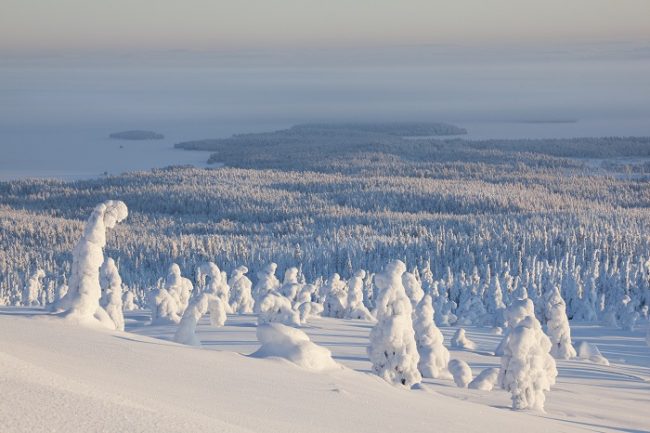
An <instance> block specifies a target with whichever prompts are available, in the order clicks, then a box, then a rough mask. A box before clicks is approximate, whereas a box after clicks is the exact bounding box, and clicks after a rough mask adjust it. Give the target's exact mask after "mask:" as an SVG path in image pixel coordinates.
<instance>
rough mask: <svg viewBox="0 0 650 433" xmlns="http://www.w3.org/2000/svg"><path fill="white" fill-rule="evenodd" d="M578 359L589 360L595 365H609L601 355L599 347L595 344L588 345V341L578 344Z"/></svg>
mask: <svg viewBox="0 0 650 433" xmlns="http://www.w3.org/2000/svg"><path fill="white" fill-rule="evenodd" d="M578 358H580V359H588V360H589V361H591V362H593V363H595V364H600V365H609V361H608V360H607V358H605V357H604V356H603V354H602V353H600V350H598V347H597V346H596V345H595V344H592V343H587V342H586V341H581V342H580V343H579V344H578Z"/></svg>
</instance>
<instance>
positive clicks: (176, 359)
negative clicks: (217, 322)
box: [0, 309, 650, 433]
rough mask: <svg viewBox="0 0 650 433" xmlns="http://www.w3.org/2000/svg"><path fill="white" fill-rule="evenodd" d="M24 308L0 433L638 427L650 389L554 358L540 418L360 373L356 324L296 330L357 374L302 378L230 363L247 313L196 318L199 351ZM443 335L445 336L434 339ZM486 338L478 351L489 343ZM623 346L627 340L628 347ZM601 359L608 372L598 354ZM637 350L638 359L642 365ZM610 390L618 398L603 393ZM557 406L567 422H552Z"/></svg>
mask: <svg viewBox="0 0 650 433" xmlns="http://www.w3.org/2000/svg"><path fill="white" fill-rule="evenodd" d="M30 312H31V313H40V312H39V311H37V310H29V309H4V310H2V311H0V391H1V392H2V395H3V398H2V400H0V430H1V431H3V432H10V433H13V432H24V431H29V432H42V431H65V432H77V431H79V432H82V431H83V432H88V431H108V432H112V431H138V432H189V431H192V432H203V431H205V432H208V431H209V432H243V431H251V432H252V431H254V432H279V431H282V432H342V431H346V432H380V431H408V432H419V431H422V432H424V431H427V432H430V431H431V430H432V428H435V430H436V431H444V432H485V431H499V432H510V431H513V432H514V431H524V430H525V431H526V432H527V433H532V432H537V431H539V432H546V431H557V432H560V431H561V432H573V431H585V430H598V431H617V430H618V431H631V430H632V431H634V430H636V431H643V430H647V427H648V425H647V421H644V420H643V419H641V417H642V414H643V408H646V410H647V407H649V403H650V392H648V391H650V385H649V384H648V382H647V381H646V382H644V381H642V380H641V379H642V378H645V379H646V380H647V379H648V377H649V376H650V374H648V370H650V368H649V367H648V366H646V367H641V366H634V367H629V368H628V367H627V366H623V367H619V366H614V367H611V370H608V369H609V367H603V366H599V365H593V364H589V363H584V362H583V361H568V362H573V363H575V364H576V366H579V367H580V368H579V369H577V370H579V371H580V372H581V374H578V371H576V373H575V374H573V375H571V376H568V377H566V378H564V380H563V372H565V371H566V369H565V368H563V364H562V362H561V363H560V377H559V379H560V383H559V385H558V388H559V389H555V390H554V392H552V393H551V394H550V395H549V398H548V405H547V410H548V414H546V415H544V414H538V413H517V412H513V411H511V410H509V409H503V408H502V407H504V406H507V404H508V402H509V400H508V395H507V394H506V393H504V392H502V391H499V392H493V393H487V392H481V391H471V390H458V389H457V388H455V387H453V384H452V383H451V382H449V381H433V380H429V379H427V380H426V382H425V383H427V384H433V383H440V384H442V386H434V385H426V386H425V387H423V389H421V390H413V391H407V390H401V389H399V388H395V387H392V386H390V385H388V384H387V383H386V382H384V381H382V380H381V379H380V378H378V377H376V376H374V375H371V374H368V373H364V372H365V371H367V370H368V369H369V367H370V364H369V362H368V360H367V356H365V345H366V344H367V335H368V331H369V325H368V324H367V323H363V322H360V321H354V320H338V319H318V320H316V321H315V322H314V325H312V326H309V327H307V328H305V329H304V330H305V331H306V332H307V333H308V334H309V336H310V337H311V338H312V340H314V341H315V342H316V343H317V344H321V345H324V346H326V347H328V348H329V349H330V350H332V352H333V354H334V358H335V360H337V361H338V362H341V363H342V364H344V365H347V366H349V367H352V368H353V369H355V370H360V371H354V370H352V369H343V370H335V371H327V372H319V373H314V372H310V371H307V370H303V369H301V368H299V367H297V366H295V365H293V364H291V363H289V362H288V361H284V360H279V359H258V358H253V357H249V356H245V355H243V354H242V353H244V354H249V353H252V352H253V351H254V350H256V349H257V348H258V347H259V344H258V343H257V342H256V337H255V330H256V328H255V326H254V321H255V318H254V316H230V317H229V323H227V324H226V326H225V327H224V328H212V327H210V326H209V325H208V320H207V319H206V318H204V319H203V320H202V322H201V323H200V325H199V338H200V339H201V340H202V342H203V345H204V348H203V349H196V348H192V347H188V346H181V345H177V344H175V343H171V342H169V341H165V340H164V339H170V338H171V336H172V335H173V332H174V326H147V327H141V326H139V325H141V323H142V321H141V320H142V319H144V316H143V315H142V313H135V314H132V315H130V316H129V317H128V318H127V328H128V329H131V330H133V331H136V332H139V333H142V334H149V335H151V336H153V337H159V338H150V337H149V336H146V335H138V334H134V333H123V332H118V331H97V330H90V329H85V328H81V327H75V326H72V325H69V324H66V323H63V321H61V320H59V319H57V318H54V317H48V316H41V315H34V316H33V317H25V316H26V314H28V313H30ZM450 330H451V329H446V330H444V331H445V334H446V337H447V338H449V335H448V334H449V333H448V332H447V331H450ZM468 332H469V334H470V337H472V338H473V339H475V340H476V341H477V342H478V343H479V346H480V349H481V350H482V349H483V346H484V345H487V343H488V340H487V339H483V338H478V337H479V335H478V334H474V333H472V330H468ZM486 334H487V333H486ZM639 335H641V333H639ZM486 338H487V337H486ZM492 339H493V340H494V341H490V342H489V343H490V345H491V344H492V343H493V342H496V339H495V338H492ZM614 339H615V338H614ZM636 340H637V338H636V335H635V339H634V344H635V345H634V348H635V350H637V351H638V349H640V347H637V345H636ZM641 340H642V339H641ZM622 342H624V341H622ZM211 349H217V350H211ZM601 350H602V351H603V354H604V355H605V356H610V361H612V362H613V364H616V360H615V359H612V357H611V353H612V352H611V351H610V350H609V348H608V347H602V346H601ZM645 350H646V351H645V352H642V351H638V353H637V355H638V357H639V359H640V360H642V361H643V360H645V362H646V363H647V362H648V356H647V355H648V354H649V352H648V348H647V347H646V348H645ZM237 352H241V353H237ZM624 352H625V351H624V350H621V356H623V353H624ZM457 355H463V356H465V357H466V359H468V360H469V362H470V365H472V367H474V368H483V367H484V366H486V365H487V364H489V365H492V364H496V363H497V362H498V358H496V357H493V356H492V357H488V356H487V355H481V354H477V353H470V352H462V353H461V352H453V351H452V358H454V357H456V356H457ZM459 357H460V356H459ZM488 360H489V362H488ZM478 361H481V362H480V365H479V362H478ZM619 370H620V371H619ZM475 373H476V371H475ZM601 376H602V377H601ZM603 385H606V387H605V386H603ZM574 386H580V387H581V388H579V389H577V390H576V389H573V388H574ZM601 386H602V389H601V388H600V387H601ZM615 388H620V389H619V390H618V391H612V389H615ZM594 389H600V391H599V393H601V394H606V395H607V398H606V399H605V400H604V403H608V404H609V403H612V402H614V401H618V400H616V398H618V397H617V396H619V394H618V392H620V393H625V394H626V395H627V396H628V397H627V398H626V399H625V401H620V402H619V403H620V406H621V407H624V408H626V410H625V411H624V412H623V413H622V414H620V418H621V419H615V418H612V417H613V416H614V415H612V414H610V413H609V412H614V411H615V410H616V409H617V406H614V407H613V408H612V409H611V410H609V411H603V412H602V413H601V414H600V417H601V419H596V417H594V416H590V415H588V414H584V413H582V412H580V411H581V410H582V409H581V408H582V406H587V405H588V404H594V403H595V401H597V400H598V396H597V395H594V394H593V393H592V394H590V392H591V391H593V390H594ZM455 397H460V399H458V398H455ZM462 400H473V402H472V401H462ZM495 402H496V403H495ZM567 402H568V403H567ZM486 403H487V404H486ZM559 405H563V406H564V407H563V408H562V410H560V407H559ZM490 406H497V407H496V408H495V407H490ZM569 410H571V411H575V412H580V413H577V414H567V413H565V412H566V411H569ZM563 411H564V412H563ZM608 427H611V428H608ZM614 427H617V428H614ZM644 427H646V428H644Z"/></svg>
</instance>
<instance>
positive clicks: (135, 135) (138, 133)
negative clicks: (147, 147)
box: [108, 129, 165, 140]
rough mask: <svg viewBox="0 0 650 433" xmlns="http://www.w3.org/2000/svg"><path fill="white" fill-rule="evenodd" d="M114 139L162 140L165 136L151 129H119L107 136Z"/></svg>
mask: <svg viewBox="0 0 650 433" xmlns="http://www.w3.org/2000/svg"><path fill="white" fill-rule="evenodd" d="M108 137H109V138H112V139H114V140H162V139H163V138H165V136H164V135H162V134H159V133H157V132H153V131H143V130H138V129H134V130H130V131H121V132H114V133H112V134H110V135H109V136H108Z"/></svg>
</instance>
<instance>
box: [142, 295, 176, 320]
mask: <svg viewBox="0 0 650 433" xmlns="http://www.w3.org/2000/svg"><path fill="white" fill-rule="evenodd" d="M147 303H148V305H149V309H150V310H151V324H152V325H167V324H171V323H179V322H180V320H181V316H179V315H178V310H179V308H180V306H179V305H178V299H177V298H175V297H174V296H172V295H171V294H170V293H169V292H168V291H167V289H165V288H163V287H160V288H157V289H152V290H151V291H150V292H149V296H148V302H147Z"/></svg>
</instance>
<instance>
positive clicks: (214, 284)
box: [197, 262, 232, 313]
mask: <svg viewBox="0 0 650 433" xmlns="http://www.w3.org/2000/svg"><path fill="white" fill-rule="evenodd" d="M197 273H200V274H201V275H204V276H205V277H207V284H206V286H205V287H204V288H203V292H204V293H208V294H210V295H213V296H216V297H218V298H219V299H221V302H222V304H223V306H224V308H225V309H226V312H227V313H231V312H232V311H231V310H230V304H229V303H228V302H229V300H230V287H229V286H228V279H227V276H226V275H225V273H223V272H221V270H220V269H219V267H218V266H217V265H216V264H215V263H213V262H205V263H203V264H201V266H199V269H198V270H197Z"/></svg>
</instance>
